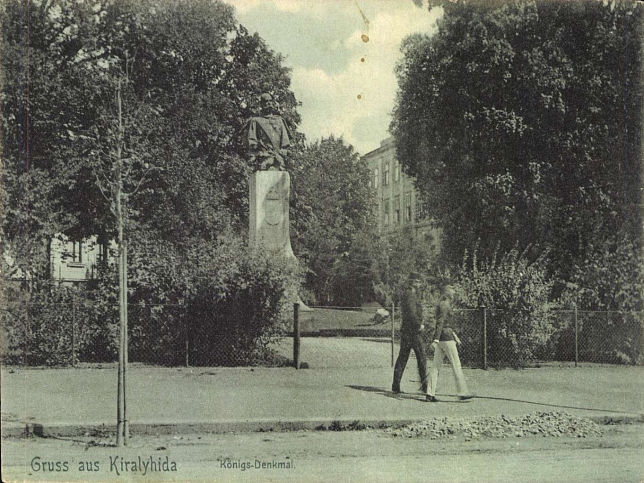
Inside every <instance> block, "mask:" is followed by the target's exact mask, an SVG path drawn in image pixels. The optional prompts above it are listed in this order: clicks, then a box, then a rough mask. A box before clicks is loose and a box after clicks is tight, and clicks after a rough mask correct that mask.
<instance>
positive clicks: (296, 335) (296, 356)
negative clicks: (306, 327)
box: [293, 303, 300, 369]
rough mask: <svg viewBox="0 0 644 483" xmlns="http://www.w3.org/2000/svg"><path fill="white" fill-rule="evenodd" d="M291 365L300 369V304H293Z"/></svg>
mask: <svg viewBox="0 0 644 483" xmlns="http://www.w3.org/2000/svg"><path fill="white" fill-rule="evenodd" d="M293 364H294V365H295V369H299V368H300V304H299V303H294V304H293Z"/></svg>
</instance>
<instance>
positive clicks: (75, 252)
mask: <svg viewBox="0 0 644 483" xmlns="http://www.w3.org/2000/svg"><path fill="white" fill-rule="evenodd" d="M66 245H67V246H66V247H65V249H64V252H63V260H66V261H69V262H79V263H80V262H82V261H83V245H82V243H81V242H77V241H73V242H67V243H66Z"/></svg>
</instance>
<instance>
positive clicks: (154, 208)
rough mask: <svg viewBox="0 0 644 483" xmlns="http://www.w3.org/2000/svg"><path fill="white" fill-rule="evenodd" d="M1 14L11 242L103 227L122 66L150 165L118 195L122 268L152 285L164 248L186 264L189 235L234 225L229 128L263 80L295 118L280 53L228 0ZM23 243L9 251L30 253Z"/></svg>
mask: <svg viewBox="0 0 644 483" xmlns="http://www.w3.org/2000/svg"><path fill="white" fill-rule="evenodd" d="M2 24H3V43H2V62H3V66H2V67H3V68H2V72H3V74H4V78H3V84H4V88H3V92H2V112H3V126H2V128H3V140H4V146H5V151H4V155H5V156H4V163H5V164H4V169H3V186H4V187H5V190H6V196H7V210H6V213H5V216H4V220H3V221H4V223H3V227H4V229H5V232H6V233H7V235H8V237H7V238H8V239H9V240H22V241H21V242H17V243H16V244H15V245H16V247H30V246H31V245H33V246H34V247H40V246H41V245H42V240H43V239H46V238H47V237H49V236H51V235H53V234H54V233H57V232H65V233H68V234H70V235H72V236H77V237H82V236H86V235H91V234H99V235H101V236H102V238H103V239H109V238H112V237H114V236H115V233H116V229H115V224H114V222H113V215H112V213H111V211H110V203H109V202H107V201H106V200H105V199H104V198H103V196H102V195H101V192H100V188H99V183H98V182H97V177H96V171H97V167H98V166H97V164H100V159H101V158H102V156H101V153H102V152H105V150H106V149H107V150H109V147H107V148H106V146H107V145H108V144H109V139H108V138H109V132H108V131H106V130H105V129H104V126H105V121H106V117H109V113H112V114H113V111H114V106H115V101H114V98H115V88H114V87H115V85H116V84H115V80H116V79H118V78H122V77H123V76H124V74H125V72H126V70H127V77H128V83H127V85H125V84H124V85H123V91H122V92H123V94H124V95H125V94H127V96H128V98H129V102H128V105H129V106H132V112H131V114H132V116H130V118H129V119H130V120H131V121H132V122H131V123H130V126H131V127H133V128H135V131H131V132H130V135H131V136H132V140H133V141H136V143H137V145H138V150H139V153H141V155H142V158H146V159H145V161H146V162H148V163H149V164H154V165H155V166H158V167H161V168H163V169H162V170H157V171H155V172H153V173H150V175H149V176H148V177H147V178H146V181H145V183H144V185H143V186H142V187H141V188H140V189H139V190H138V191H137V195H136V196H135V197H132V198H131V199H129V200H128V201H129V206H130V211H129V215H130V216H129V217H130V219H131V223H132V227H131V248H132V254H133V257H132V260H131V261H132V263H133V268H134V270H133V276H134V277H135V279H138V280H139V281H141V282H142V283H144V284H147V285H150V284H155V283H159V284H161V280H160V279H159V275H158V274H157V275H154V274H153V273H151V272H153V271H154V270H156V269H159V270H161V269H162V267H164V266H167V260H168V259H173V260H180V261H186V260H187V259H188V258H190V259H192V258H194V261H195V263H197V261H198V257H199V256H198V253H199V248H198V247H200V246H201V245H204V244H206V245H207V244H211V243H212V241H213V240H215V239H216V238H217V237H218V236H219V235H220V234H221V233H223V232H225V231H226V230H227V227H229V226H233V227H235V229H236V230H237V231H240V230H241V231H243V230H244V229H245V226H246V217H247V181H246V180H247V175H248V174H249V173H250V167H249V166H248V165H247V162H246V158H245V156H244V155H243V152H242V143H241V140H240V136H241V134H240V130H241V127H242V126H243V124H244V122H245V121H246V119H247V118H248V117H249V116H250V115H252V114H254V113H256V112H257V111H258V109H259V98H260V95H261V94H262V93H264V92H269V93H271V94H272V95H273V98H274V99H276V101H277V102H278V103H279V108H280V110H281V112H282V114H283V115H284V116H285V118H286V119H287V120H288V122H289V123H290V124H291V127H293V128H296V126H297V123H298V122H299V116H298V114H297V112H296V106H297V101H296V100H295V97H294V95H293V93H292V92H291V91H290V89H289V84H290V79H289V72H288V70H287V69H286V68H285V67H283V66H282V58H281V56H280V55H279V54H276V53H274V52H272V51H271V50H270V48H269V47H268V46H267V45H266V43H265V42H264V41H263V40H262V39H261V38H260V37H259V36H258V35H257V34H254V35H251V34H249V33H248V31H247V30H246V29H244V27H243V26H241V25H239V24H238V23H237V22H236V21H235V18H234V15H233V9H232V7H230V6H227V5H225V4H223V3H222V2H219V1H217V0H197V1H195V2H190V3H188V4H186V3H185V2H179V1H170V2H161V3H159V2H154V1H150V0H143V1H141V2H125V1H120V0H97V1H95V2H75V1H72V0H62V1H60V2H50V1H47V0H33V1H31V2H27V3H25V2H20V1H17V0H13V1H8V2H4V3H3V6H2ZM142 113H147V114H146V115H147V116H148V117H147V118H146V119H143V117H144V116H143V115H142ZM137 116H138V118H137ZM135 119H137V121H136V122H134V120H135ZM112 120H113V118H112ZM139 121H143V122H139ZM135 138H136V139H135ZM103 158H104V157H103ZM126 161H127V160H126ZM132 161H133V162H139V161H142V159H139V160H138V161H137V160H132ZM140 164H144V163H140ZM137 179H138V178H137ZM135 181H136V180H135ZM27 235H29V236H28V237H27ZM26 238H29V240H32V242H33V243H23V241H24V239H26ZM151 239H153V240H154V241H155V243H154V244H152V243H150V240H151ZM34 250H35V249H34ZM34 250H31V251H30V252H29V253H27V252H26V251H25V250H23V251H24V252H25V255H24V256H23V257H18V258H20V259H22V260H23V261H24V262H23V264H26V263H29V262H28V261H29V260H31V263H33V261H34V260H36V259H37V258H38V257H37V256H36V253H35V251H34ZM40 251H41V252H42V249H40ZM42 259H46V257H42ZM189 272H190V270H188V271H187V273H189ZM155 280H156V282H155ZM162 285H164V286H165V285H166V284H162ZM156 288H159V287H156ZM156 292H157V293H161V292H162V291H160V290H157V291H156Z"/></svg>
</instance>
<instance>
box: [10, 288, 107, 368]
mask: <svg viewBox="0 0 644 483" xmlns="http://www.w3.org/2000/svg"><path fill="white" fill-rule="evenodd" d="M15 295H16V297H12V299H13V300H12V302H11V303H10V304H8V306H7V308H6V310H4V311H3V312H2V314H3V320H2V324H3V326H4V328H5V330H6V333H7V338H8V341H7V342H8V344H7V346H8V353H7V354H3V358H4V359H5V360H6V361H7V362H16V363H22V364H28V365H41V364H42V365H70V364H75V363H76V362H78V361H79V360H83V361H112V360H114V359H115V357H116V349H117V347H118V342H117V330H118V327H117V324H116V320H115V318H114V316H113V315H114V314H108V313H107V312H106V311H105V307H104V306H102V305H101V304H100V303H97V302H96V301H90V300H89V299H88V297H87V296H88V292H87V290H86V288H85V287H78V288H77V287H74V286H68V285H58V284H54V283H38V284H34V285H33V286H32V287H31V290H30V291H29V292H27V291H22V292H21V291H18V292H16V294H15Z"/></svg>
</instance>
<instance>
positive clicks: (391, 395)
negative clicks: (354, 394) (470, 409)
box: [345, 384, 469, 403]
mask: <svg viewBox="0 0 644 483" xmlns="http://www.w3.org/2000/svg"><path fill="white" fill-rule="evenodd" d="M345 387H350V388H351V389H357V390H358V391H365V392H372V393H374V394H380V395H381V396H385V397H388V398H391V399H398V400H400V399H408V400H412V401H422V402H425V396H424V395H423V394H418V393H405V392H400V393H395V392H393V391H389V390H387V389H383V388H381V387H373V386H355V385H353V384H349V385H347V386H345ZM448 395H449V394H440V396H448ZM440 402H446V403H468V402H469V401H448V400H444V399H441V401H440Z"/></svg>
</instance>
